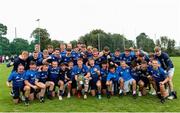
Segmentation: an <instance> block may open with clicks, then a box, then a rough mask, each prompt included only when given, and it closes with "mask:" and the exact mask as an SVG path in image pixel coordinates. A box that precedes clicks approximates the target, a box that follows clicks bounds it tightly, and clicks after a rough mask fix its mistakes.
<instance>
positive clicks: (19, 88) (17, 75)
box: [7, 64, 28, 104]
mask: <svg viewBox="0 0 180 113" xmlns="http://www.w3.org/2000/svg"><path fill="white" fill-rule="evenodd" d="M24 74H25V72H24V66H23V65H21V64H20V65H18V68H17V71H13V72H12V73H11V74H10V76H9V78H8V81H7V86H8V87H10V88H12V91H13V94H14V95H13V101H14V103H15V104H17V103H19V102H20V100H21V99H20V94H21V93H22V95H24V91H25V90H26V87H24ZM11 82H12V83H11ZM25 97H26V98H28V95H26V94H25Z"/></svg>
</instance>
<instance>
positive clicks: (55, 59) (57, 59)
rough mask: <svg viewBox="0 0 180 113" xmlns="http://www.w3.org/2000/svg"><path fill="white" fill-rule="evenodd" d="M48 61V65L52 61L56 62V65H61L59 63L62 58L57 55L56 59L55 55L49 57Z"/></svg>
mask: <svg viewBox="0 0 180 113" xmlns="http://www.w3.org/2000/svg"><path fill="white" fill-rule="evenodd" d="M48 61H50V63H51V62H52V61H57V62H58V64H60V63H61V61H62V57H61V55H59V56H58V57H57V56H55V55H53V54H52V55H50V56H49V60H48Z"/></svg>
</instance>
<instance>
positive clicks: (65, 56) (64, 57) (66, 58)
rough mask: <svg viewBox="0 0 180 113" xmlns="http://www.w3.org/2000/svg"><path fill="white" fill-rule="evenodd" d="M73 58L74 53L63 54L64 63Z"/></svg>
mask: <svg viewBox="0 0 180 113" xmlns="http://www.w3.org/2000/svg"><path fill="white" fill-rule="evenodd" d="M72 59H73V58H72V55H69V56H67V55H64V56H62V62H63V63H68V62H69V61H71V60H72Z"/></svg>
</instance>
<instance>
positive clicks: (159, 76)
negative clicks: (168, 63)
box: [149, 67, 167, 82]
mask: <svg viewBox="0 0 180 113" xmlns="http://www.w3.org/2000/svg"><path fill="white" fill-rule="evenodd" d="M149 71H150V72H149V73H150V75H151V76H152V77H153V78H154V79H155V81H157V82H160V81H163V80H164V79H165V78H166V77H167V73H166V72H165V71H164V69H163V68H161V67H159V68H158V69H153V68H152V67H151V68H150V70H149Z"/></svg>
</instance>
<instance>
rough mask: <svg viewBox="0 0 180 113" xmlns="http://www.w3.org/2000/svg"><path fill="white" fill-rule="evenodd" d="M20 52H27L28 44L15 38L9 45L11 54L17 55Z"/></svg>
mask: <svg viewBox="0 0 180 113" xmlns="http://www.w3.org/2000/svg"><path fill="white" fill-rule="evenodd" d="M22 51H29V43H28V41H27V40H25V39H22V38H15V39H14V40H13V41H12V42H11V43H10V52H11V54H17V55H19V54H20V53H21V52H22Z"/></svg>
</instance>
